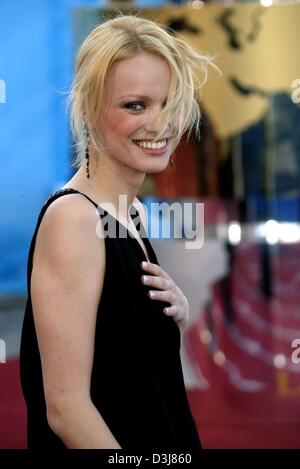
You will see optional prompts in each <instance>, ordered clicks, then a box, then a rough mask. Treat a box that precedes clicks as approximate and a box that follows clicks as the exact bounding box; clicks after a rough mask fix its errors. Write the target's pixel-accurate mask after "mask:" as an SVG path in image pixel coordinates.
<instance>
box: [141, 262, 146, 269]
mask: <svg viewBox="0 0 300 469" xmlns="http://www.w3.org/2000/svg"><path fill="white" fill-rule="evenodd" d="M142 267H143V269H144V268H145V267H147V262H145V261H143V262H142Z"/></svg>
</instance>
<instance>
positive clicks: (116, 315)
mask: <svg viewBox="0 0 300 469" xmlns="http://www.w3.org/2000/svg"><path fill="white" fill-rule="evenodd" d="M73 193H79V192H78V191H77V190H75V189H71V188H68V189H62V190H60V191H58V192H56V193H54V194H53V195H52V196H50V197H49V199H48V200H47V201H46V203H45V204H44V206H43V208H42V210H41V212H40V215H39V218H38V221H37V225H36V229H35V232H34V235H33V238H32V242H31V246H30V251H29V257H28V271H27V285H28V300H27V305H26V311H25V316H24V322H23V328H22V337H21V350H20V373H21V384H22V389H23V394H24V397H25V400H26V404H27V419H28V424H27V429H28V448H37V449H40V448H48V449H52V448H53V449H56V448H57V449H58V448H64V447H65V446H64V444H63V442H62V441H61V440H60V439H59V438H58V437H57V436H56V435H55V434H54V433H53V432H52V431H51V429H50V427H49V425H48V422H47V417H46V404H45V396H44V390H43V379H42V369H41V362H40V354H39V348H38V343H37V337H36V331H35V326H34V319H33V312H32V304H31V295H30V280H31V271H32V259H33V252H34V247H35V240H36V236H37V231H38V229H39V225H40V223H41V220H42V217H43V215H44V213H45V211H46V210H47V208H48V207H49V205H50V204H51V203H52V202H53V201H54V200H55V199H57V198H58V197H61V196H64V195H66V194H73ZM82 195H83V196H85V197H87V196H86V195H85V194H82ZM87 198H88V199H89V197H87ZM89 200H90V201H91V202H92V203H93V204H94V205H95V207H96V208H97V209H98V211H99V213H100V216H101V218H102V222H103V221H104V220H103V217H105V219H106V220H107V219H109V218H107V217H110V216H111V215H109V214H108V213H107V212H106V211H105V210H103V209H102V208H101V209H100V208H99V207H98V206H97V204H96V203H95V202H93V201H92V200H91V199H89ZM131 216H132V218H133V220H134V222H135V224H136V226H137V224H138V223H140V220H139V215H138V213H137V212H136V213H132V214H131ZM114 220H115V221H116V219H114ZM116 224H117V225H119V228H123V229H124V230H125V227H124V226H123V225H121V224H120V223H119V222H117V221H116ZM137 228H139V227H138V226H137ZM144 242H145V245H146V248H147V251H148V254H149V256H150V259H149V260H150V261H151V262H153V263H157V264H158V261H157V258H156V255H155V253H154V251H153V248H152V246H151V244H150V242H149V240H148V238H147V237H144ZM105 249H106V272H105V278H104V283H103V291H102V295H101V299H100V302H99V307H98V314H97V321H96V334H95V348H94V360H93V368H92V377H91V399H92V401H93V403H94V405H95V407H96V408H97V409H98V410H99V412H100V414H101V416H102V417H103V418H104V420H105V422H106V424H107V425H108V427H109V429H110V430H111V432H112V434H113V435H114V436H115V438H116V439H117V441H118V442H119V444H120V445H121V447H122V448H123V449H125V450H148V451H149V450H151V451H153V450H162V449H173V450H176V451H178V450H185V451H198V450H200V449H201V444H200V440H199V437H198V433H197V429H196V426H195V422H194V420H193V417H192V414H191V412H190V408H189V404H188V401H187V395H186V391H185V386H184V381H183V374H182V367H181V361H180V331H179V329H178V326H177V325H176V324H175V322H174V320H173V319H172V318H171V317H168V316H166V315H165V314H164V313H163V312H162V309H163V308H164V307H165V306H166V303H163V302H160V301H156V300H155V301H154V300H151V299H150V298H149V296H148V294H147V292H148V290H149V287H146V286H145V285H144V284H143V283H142V282H141V276H142V275H143V274H144V273H145V272H144V271H143V270H142V268H141V266H140V264H141V262H142V261H143V260H146V258H145V254H144V252H143V250H142V248H141V246H140V244H139V243H138V241H137V240H136V239H135V238H133V237H131V236H129V234H128V236H127V237H117V238H114V237H108V236H107V237H106V238H105ZM82 313H83V314H84V311H83V312H82ZM78 353H80V350H78Z"/></svg>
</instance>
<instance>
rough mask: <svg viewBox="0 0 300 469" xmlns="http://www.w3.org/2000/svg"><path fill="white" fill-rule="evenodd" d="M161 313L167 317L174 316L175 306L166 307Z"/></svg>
mask: <svg viewBox="0 0 300 469" xmlns="http://www.w3.org/2000/svg"><path fill="white" fill-rule="evenodd" d="M163 312H164V313H165V314H166V315H167V316H175V315H176V313H177V306H175V305H173V306H167V307H166V308H164V309H163Z"/></svg>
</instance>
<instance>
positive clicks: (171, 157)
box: [169, 155, 174, 167]
mask: <svg viewBox="0 0 300 469" xmlns="http://www.w3.org/2000/svg"><path fill="white" fill-rule="evenodd" d="M169 164H170V166H171V167H172V166H173V164H174V160H173V156H172V155H171V156H170V159H169Z"/></svg>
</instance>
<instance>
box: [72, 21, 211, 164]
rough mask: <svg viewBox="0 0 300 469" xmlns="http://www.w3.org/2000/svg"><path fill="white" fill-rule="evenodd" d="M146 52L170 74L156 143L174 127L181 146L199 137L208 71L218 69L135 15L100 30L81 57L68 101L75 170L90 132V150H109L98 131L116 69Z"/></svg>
mask: <svg viewBox="0 0 300 469" xmlns="http://www.w3.org/2000/svg"><path fill="white" fill-rule="evenodd" d="M141 52H146V53H149V54H152V55H155V56H159V57H161V58H163V59H164V60H166V62H167V63H168V65H169V67H170V70H171V85H170V90H169V95H168V98H167V102H166V105H165V107H164V108H163V110H162V112H161V113H160V126H159V128H160V132H159V134H158V135H157V136H156V138H155V140H159V139H160V138H161V137H162V136H164V135H165V133H166V130H167V129H168V127H169V125H170V123H171V122H172V125H173V126H174V130H175V139H177V140H178V142H179V140H180V138H181V136H182V135H183V134H184V133H185V132H186V131H187V130H190V131H191V130H192V128H193V127H195V130H196V135H197V136H199V124H200V118H201V112H200V107H199V101H198V100H199V94H198V92H199V90H200V88H201V87H202V85H203V84H204V83H205V81H206V79H207V65H208V64H211V65H213V64H212V60H211V59H210V58H209V57H208V56H206V55H203V54H201V53H200V52H198V51H197V50H196V49H194V48H192V47H191V46H190V45H189V44H187V43H186V42H185V41H184V40H183V39H181V38H180V37H178V36H174V35H173V34H170V33H169V32H167V30H165V29H164V27H163V26H162V25H160V24H158V23H156V22H154V21H150V20H147V19H145V18H140V17H138V16H136V15H122V14H121V15H119V16H117V17H115V18H113V19H109V20H107V21H105V22H104V23H102V24H101V25H99V26H97V27H96V28H95V29H94V30H93V31H92V32H91V33H90V34H89V35H88V37H87V38H86V39H85V41H84V42H83V44H82V45H81V47H80V49H79V52H78V55H77V61H76V70H75V76H74V81H73V86H72V89H71V92H70V96H69V105H70V108H71V128H72V133H73V137H74V140H75V146H76V150H77V151H76V158H75V161H74V166H77V167H78V166H80V165H81V164H82V162H83V160H84V153H85V149H86V146H87V132H86V129H88V142H89V146H90V147H93V148H95V149H97V150H98V151H101V150H103V149H104V145H103V141H101V136H99V135H98V134H97V132H96V130H95V128H94V125H95V121H96V119H97V112H98V110H99V103H101V99H102V96H103V90H104V86H105V84H106V79H107V75H108V72H109V70H110V68H111V66H112V65H113V64H114V63H115V62H116V61H120V60H123V59H129V58H131V57H134V56H136V55H137V54H139V53H141ZM213 66H214V65H213Z"/></svg>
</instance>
